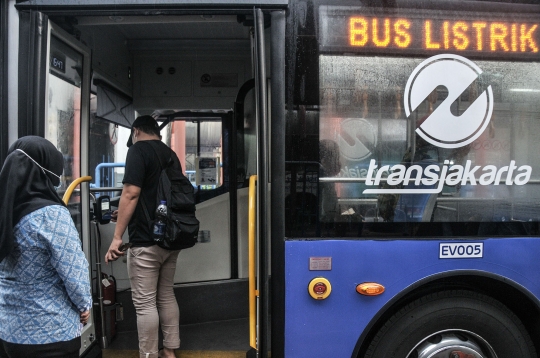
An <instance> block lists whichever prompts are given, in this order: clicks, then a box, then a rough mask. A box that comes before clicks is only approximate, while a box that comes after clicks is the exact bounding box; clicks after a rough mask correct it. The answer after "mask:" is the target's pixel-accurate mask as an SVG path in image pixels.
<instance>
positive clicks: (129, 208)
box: [105, 184, 141, 263]
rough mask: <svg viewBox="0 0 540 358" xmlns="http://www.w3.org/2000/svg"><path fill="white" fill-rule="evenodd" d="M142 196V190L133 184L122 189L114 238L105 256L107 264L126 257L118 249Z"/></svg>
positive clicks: (125, 185)
mask: <svg viewBox="0 0 540 358" xmlns="http://www.w3.org/2000/svg"><path fill="white" fill-rule="evenodd" d="M140 194H141V188H139V187H138V186H136V185H132V184H124V188H123V189H122V195H121V196H120V203H119V204H118V217H117V218H116V228H115V229H114V236H113V239H112V242H111V246H109V251H107V254H106V255H105V262H106V263H108V262H109V261H115V260H116V259H118V258H119V257H120V256H124V253H123V252H122V251H120V250H118V248H119V247H120V245H121V244H122V236H123V235H124V232H125V231H126V229H127V226H128V224H129V220H131V217H132V216H133V213H134V212H135V208H136V207H137V202H138V201H139V196H140Z"/></svg>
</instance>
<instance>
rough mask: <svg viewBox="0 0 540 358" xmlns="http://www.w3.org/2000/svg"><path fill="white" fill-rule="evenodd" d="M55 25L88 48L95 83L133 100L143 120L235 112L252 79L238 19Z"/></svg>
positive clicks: (89, 20)
mask: <svg viewBox="0 0 540 358" xmlns="http://www.w3.org/2000/svg"><path fill="white" fill-rule="evenodd" d="M52 20H53V21H55V22H56V23H57V24H58V25H60V26H61V27H63V28H64V29H66V30H67V31H68V32H70V33H72V34H73V35H74V36H76V37H79V38H80V41H81V42H82V43H84V44H86V45H87V46H88V47H90V48H91V50H92V69H93V72H94V79H102V80H104V81H105V82H107V83H108V84H110V85H112V86H113V87H115V88H117V89H118V90H119V91H122V92H124V93H125V94H127V95H128V96H130V97H131V98H132V99H133V106H134V109H135V110H136V111H137V112H138V113H139V114H150V113H152V112H153V111H154V110H167V109H183V110H191V109H197V110H211V109H231V108H232V107H233V102H234V99H235V96H236V94H237V92H238V89H239V88H240V86H241V85H242V84H243V83H244V82H245V81H246V80H247V79H250V78H252V74H251V52H250V37H249V27H246V26H243V24H241V23H238V20H237V16H235V15H186V16H131V17H130V16H103V17H99V16H87V17H77V18H66V17H63V18H60V19H54V18H53V19H52ZM204 75H206V77H203V76H204ZM207 75H211V77H210V78H208V76H207ZM212 75H213V76H212ZM212 82H213V83H212Z"/></svg>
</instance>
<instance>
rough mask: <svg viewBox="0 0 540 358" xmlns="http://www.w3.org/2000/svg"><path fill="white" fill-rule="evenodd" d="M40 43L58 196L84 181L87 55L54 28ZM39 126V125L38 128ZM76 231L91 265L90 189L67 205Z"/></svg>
mask: <svg viewBox="0 0 540 358" xmlns="http://www.w3.org/2000/svg"><path fill="white" fill-rule="evenodd" d="M45 28H46V29H47V31H44V32H43V34H46V37H45V36H44V38H43V41H46V44H47V46H46V51H47V52H46V54H43V55H45V57H46V58H47V59H48V60H47V61H46V65H45V68H44V70H45V73H46V75H45V76H44V77H45V86H44V89H45V91H44V92H45V93H44V96H43V97H42V98H43V103H44V114H45V118H44V123H45V125H44V127H43V128H42V130H43V132H42V133H37V134H38V135H43V136H44V137H45V138H46V139H48V140H49V141H51V142H52V143H53V144H54V145H55V146H56V148H58V150H59V151H60V152H62V154H63V156H64V173H63V175H62V180H61V188H60V189H59V193H60V195H63V194H64V192H65V191H66V189H68V187H69V186H70V184H71V183H72V182H74V181H75V180H77V179H79V178H81V177H84V176H87V175H88V138H89V126H88V121H89V102H90V68H91V63H90V62H91V57H90V50H89V49H88V48H87V47H86V46H84V45H82V44H81V43H80V42H79V41H76V40H75V38H73V37H72V36H71V35H69V34H67V33H66V32H65V31H64V30H63V29H61V28H59V27H58V26H57V25H56V24H54V23H52V22H50V21H49V22H48V26H46V27H45ZM42 123H43V122H42ZM67 205H68V209H69V211H70V213H71V216H72V218H73V221H74V222H75V226H76V227H77V230H78V231H79V235H80V238H81V241H82V248H83V250H84V252H85V255H86V259H87V260H88V262H91V260H90V250H91V247H90V229H89V220H88V219H87V218H88V217H89V215H90V213H89V205H90V204H89V191H88V184H87V183H83V184H81V185H80V189H78V188H77V189H76V190H75V191H73V193H72V195H71V196H70V199H69V202H68V203H67ZM95 337H96V335H95V328H94V322H93V315H92V314H91V315H90V319H89V322H88V324H87V325H86V326H84V328H83V331H82V337H81V338H82V339H81V343H82V346H81V351H80V353H81V354H83V353H84V352H85V351H86V349H87V348H89V347H90V345H91V343H92V342H93V341H94V340H95Z"/></svg>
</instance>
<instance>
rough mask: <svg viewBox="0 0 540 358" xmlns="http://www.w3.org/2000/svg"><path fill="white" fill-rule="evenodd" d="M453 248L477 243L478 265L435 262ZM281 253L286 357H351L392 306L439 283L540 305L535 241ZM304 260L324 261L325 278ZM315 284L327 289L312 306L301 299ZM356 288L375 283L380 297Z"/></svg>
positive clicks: (329, 247)
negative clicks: (504, 289)
mask: <svg viewBox="0 0 540 358" xmlns="http://www.w3.org/2000/svg"><path fill="white" fill-rule="evenodd" d="M456 242H458V243H459V244H462V245H464V244H469V243H470V244H478V243H482V244H483V257H482V258H463V259H441V258H439V253H440V246H441V245H442V244H446V243H456ZM285 246H286V262H285V266H286V272H287V274H286V288H287V289H286V302H285V311H286V317H287V319H286V323H285V337H286V341H285V352H286V354H285V355H286V356H287V357H317V356H318V357H354V356H355V355H354V354H353V353H357V352H355V348H356V346H357V344H358V343H361V342H359V339H360V337H361V336H362V335H363V334H364V333H365V332H366V330H368V329H369V328H371V327H372V325H373V324H374V323H375V321H376V320H377V319H378V318H380V315H381V314H382V313H383V312H385V311H386V310H388V309H389V308H390V307H391V306H392V304H394V303H395V302H396V301H397V299H398V298H400V297H402V296H403V295H405V294H407V293H408V292H410V291H412V290H414V289H418V287H420V286H421V285H425V284H427V283H429V282H430V281H434V280H437V279H441V278H443V277H445V278H449V277H450V278H451V277H455V276H477V277H490V278H492V279H494V280H497V281H500V282H504V283H505V284H507V285H510V286H513V287H515V288H517V289H518V290H519V291H521V292H522V293H524V294H525V295H526V296H528V297H529V298H531V299H533V300H534V301H535V304H537V305H538V304H539V303H540V302H539V301H538V297H540V282H539V280H538V276H537V274H536V273H537V272H540V271H539V270H540V261H538V260H537V253H538V252H539V251H538V250H540V240H538V239H536V238H486V239H479V240H471V239H470V238H468V239H464V240H460V241H449V240H436V239H432V240H376V241H375V240H362V241H356V240H337V239H335V240H324V241H312V240H303V241H287V242H286V244H285ZM312 257H331V259H332V267H331V270H330V271H310V270H309V260H310V258H312ZM516 258H519V259H516ZM315 277H324V278H326V279H328V281H329V282H330V284H331V285H332V291H331V293H330V296H329V297H328V298H327V299H325V300H314V299H312V298H311V297H310V296H309V295H308V293H307V290H308V284H309V282H310V281H311V280H312V279H313V278H315ZM364 282H377V283H380V284H382V285H383V286H384V287H385V291H384V293H383V294H381V295H379V296H372V297H370V296H362V295H360V294H359V293H357V292H356V286H357V285H358V284H360V283H364Z"/></svg>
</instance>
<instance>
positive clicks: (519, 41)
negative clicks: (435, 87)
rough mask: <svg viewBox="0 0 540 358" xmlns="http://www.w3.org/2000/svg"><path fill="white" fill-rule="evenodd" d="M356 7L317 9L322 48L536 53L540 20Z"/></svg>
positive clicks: (539, 47) (405, 51)
mask: <svg viewBox="0 0 540 358" xmlns="http://www.w3.org/2000/svg"><path fill="white" fill-rule="evenodd" d="M359 13H360V11H357V8H354V11H352V10H345V9H344V8H331V7H328V8H324V9H321V26H322V28H321V30H322V31H321V40H322V41H321V47H322V48H321V49H322V50H323V51H325V50H326V51H347V52H359V51H362V52H381V51H383V52H392V53H411V54H420V53H421V54H431V55H434V54H436V53H440V52H445V53H448V52H451V53H456V54H468V55H472V54H478V55H481V56H482V57H484V56H493V55H495V56H497V57H499V56H503V57H504V56H508V55H509V56H512V55H514V56H519V57H523V56H525V57H537V58H540V52H539V49H540V21H539V20H538V19H537V18H538V17H536V19H533V18H530V17H519V18H511V17H506V18H494V17H493V15H492V14H490V15H489V17H488V16H486V17H487V19H483V18H481V17H480V16H478V14H477V13H473V14H471V13H466V14H463V13H461V14H459V13H451V12H433V11H418V12H417V13H410V14H406V13H402V14H399V15H373V14H366V15H362V14H359Z"/></svg>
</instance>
